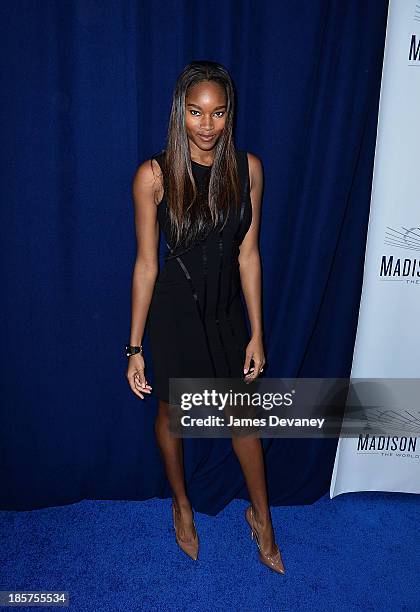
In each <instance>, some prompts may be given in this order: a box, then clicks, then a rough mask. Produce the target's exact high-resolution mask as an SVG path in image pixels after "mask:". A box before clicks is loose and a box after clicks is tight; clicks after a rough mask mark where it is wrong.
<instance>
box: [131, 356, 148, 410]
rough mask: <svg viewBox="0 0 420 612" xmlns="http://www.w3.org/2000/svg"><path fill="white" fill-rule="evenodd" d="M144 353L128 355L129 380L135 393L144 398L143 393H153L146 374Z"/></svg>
mask: <svg viewBox="0 0 420 612" xmlns="http://www.w3.org/2000/svg"><path fill="white" fill-rule="evenodd" d="M144 369H145V365H144V359H143V355H140V354H139V353H136V354H135V355H131V356H130V357H128V368H127V373H126V376H127V380H128V384H129V385H130V387H131V390H132V391H133V393H135V394H136V395H138V397H141V399H144V395H142V393H149V394H150V393H151V390H152V387H151V386H150V385H149V384H148V382H147V380H146V377H145V375H144Z"/></svg>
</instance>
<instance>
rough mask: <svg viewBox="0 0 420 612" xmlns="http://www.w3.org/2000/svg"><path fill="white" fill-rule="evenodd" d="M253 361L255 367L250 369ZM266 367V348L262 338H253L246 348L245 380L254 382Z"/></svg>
mask: <svg viewBox="0 0 420 612" xmlns="http://www.w3.org/2000/svg"><path fill="white" fill-rule="evenodd" d="M251 359H252V361H253V362H254V367H253V368H250V365H251ZM264 365H265V356H264V347H263V342H262V338H261V337H260V336H255V337H252V338H251V340H250V341H249V344H248V346H247V347H246V354H245V363H244V374H245V377H244V380H245V382H252V381H253V380H255V379H256V378H257V376H259V374H260V373H261V372H262V371H263V368H264ZM248 370H249V371H248Z"/></svg>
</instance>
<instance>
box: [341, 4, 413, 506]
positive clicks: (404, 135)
mask: <svg viewBox="0 0 420 612" xmlns="http://www.w3.org/2000/svg"><path fill="white" fill-rule="evenodd" d="M419 136H420V0H417V2H416V0H390V3H389V10H388V23H387V33H386V42H385V54H384V62H383V70H382V84H381V95H380V103H379V117H378V130H377V139H376V151H375V164H374V172H373V183H372V195H371V207H370V216H369V227H368V236H367V243H366V253H365V263H364V277H363V288H362V296H361V302H360V310H359V321H358V328H357V335H356V343H355V349H354V355H353V364H352V371H351V378H380V379H385V380H384V385H386V379H390V378H420V326H419V322H420V321H419V316H420V178H419V162H418V159H417V146H418V142H419ZM419 399H420V398H419ZM387 403H388V405H382V406H381V409H384V410H386V412H387V417H389V416H390V417H391V418H393V419H395V422H398V423H401V420H402V419H403V421H404V423H407V435H406V436H404V435H396V436H390V435H384V436H380V435H379V436H378V435H370V434H368V433H366V432H363V433H360V435H359V437H357V438H345V437H341V438H340V440H339V443H338V448H337V453H336V457H335V464H334V470H333V476H332V480H331V487H330V497H331V498H332V497H334V496H336V495H339V494H340V493H346V492H350V491H399V492H404V493H420V438H418V437H416V436H410V433H409V432H410V429H413V430H415V429H417V431H418V427H417V428H416V427H414V425H416V424H417V426H418V425H419V422H420V412H419V406H418V405H417V406H414V407H413V406H407V405H405V404H404V400H403V398H402V397H395V396H394V395H393V394H392V393H389V394H388V399H386V400H385V404H387ZM416 435H418V434H416Z"/></svg>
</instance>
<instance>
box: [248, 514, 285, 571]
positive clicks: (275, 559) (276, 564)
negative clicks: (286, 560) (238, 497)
mask: <svg viewBox="0 0 420 612" xmlns="http://www.w3.org/2000/svg"><path fill="white" fill-rule="evenodd" d="M245 519H246V522H247V523H248V525H249V526H250V527H251V538H252V539H253V538H255V541H256V543H257V546H258V550H259V559H260V561H261V563H263V564H264V565H266V566H267V567H269V568H270V569H272V570H273V571H274V572H277V573H278V574H284V573H285V569H284V565H283V560H282V558H281V553H280V549H279V547H278V546H277V544H276V552H275V553H274V554H273V555H267V554H265V553H263V552H262V550H261V546H260V541H259V538H258V532H257V530H256V529H255V522H254V513H253V509H252V506H248V508H247V509H246V510H245Z"/></svg>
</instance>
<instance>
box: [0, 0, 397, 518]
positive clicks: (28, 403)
mask: <svg viewBox="0 0 420 612" xmlns="http://www.w3.org/2000/svg"><path fill="white" fill-rule="evenodd" d="M0 12H1V24H2V35H1V38H2V43H3V52H2V57H1V60H2V75H3V76H2V81H3V82H2V92H3V95H2V98H1V102H0V103H1V105H2V111H3V112H2V117H3V123H2V132H3V146H2V147H1V170H2V181H1V188H2V192H3V198H2V199H3V202H2V208H1V227H2V269H1V273H2V289H3V291H2V308H1V311H2V342H1V348H2V364H1V373H2V391H1V399H2V407H1V423H0V425H1V430H0V431H1V433H0V436H1V458H0V478H1V487H0V496H1V498H0V505H1V508H2V509H17V510H19V509H22V510H23V509H31V508H38V507H43V506H52V505H60V504H66V503H71V502H76V501H79V500H81V499H84V498H88V499H124V500H129V499H130V500H142V499H146V498H149V497H154V496H157V497H167V496H169V495H170V491H169V488H168V484H167V482H166V479H165V476H164V471H163V467H162V464H161V462H160V457H159V454H158V449H157V446H156V443H155V440H154V431H153V422H154V418H155V414H156V408H157V402H156V399H155V398H151V397H147V399H146V400H145V401H141V400H139V399H138V398H137V397H135V396H134V394H132V392H131V391H130V389H129V387H128V383H127V381H126V379H125V368H126V358H125V356H124V354H123V350H122V348H123V345H124V344H125V343H126V341H127V340H128V334H129V325H130V291H131V275H132V268H133V263H134V257H135V236H134V224H133V206H132V200H131V182H132V178H133V175H134V172H135V170H136V168H137V167H138V165H139V164H140V163H141V162H142V161H144V160H145V159H147V158H148V157H150V155H151V154H152V153H154V152H156V151H157V150H159V149H161V148H163V147H164V144H165V135H166V129H167V122H168V118H169V111H170V103H171V95H172V89H173V86H174V83H175V79H176V77H177V75H178V74H179V72H180V71H181V70H182V69H183V67H184V66H185V65H186V64H187V63H188V62H190V61H191V60H193V59H211V60H215V61H219V62H221V63H222V64H224V65H225V66H226V67H227V68H228V69H229V71H230V72H231V74H232V77H233V79H234V81H235V83H236V88H237V93H238V104H239V108H238V115H237V129H236V145H237V146H238V148H241V149H246V150H248V151H250V152H252V153H254V154H256V155H258V156H259V157H260V159H261V160H262V162H263V165H264V170H265V191H264V199H263V212H262V226H261V244H260V246H261V255H262V263H263V300H264V324H265V341H266V344H265V348H266V357H267V365H268V367H267V370H266V375H267V376H270V377H277V376H284V377H294V376H330V377H344V376H348V375H349V373H350V366H351V359H352V350H353V344H354V338H355V331H356V323H357V315H358V306H359V300H360V291H361V282H362V271H363V258H364V249H365V238H366V230H367V222H368V214H369V202H370V188H371V178H372V168H373V157H374V147H375V137H376V122H377V113H378V101H379V89H380V79H381V69H382V58H383V47H384V39H385V29H386V16H387V2H386V1H384V0H347V1H346V0H329V1H328V0H317V1H313V0H306V1H303V2H298V3H295V2H289V1H286V0H284V1H280V2H279V1H268V0H263V1H261V0H259V1H250V0H245V1H241V2H239V1H238V2H232V1H230V2H229V1H227V2H223V3H222V4H221V3H220V2H214V1H212V0H211V1H208V2H198V3H197V2H191V1H189V0H184V1H182V2H180V1H176V2H175V1H167V2H163V3H156V2H154V1H152V0H143V1H135V0H124V1H121V0H118V1H116V0H108V1H105V2H99V1H94V0H83V1H82V0H75V1H72V2H70V1H63V2H61V1H51V0H38V1H36V0H27V1H22V0H19V1H17V0H13V1H12V0H10V1H9V2H2V3H1V8H0ZM162 243H163V241H162ZM163 246H164V245H161V247H163ZM162 252H163V248H162V250H161V254H162ZM145 352H146V364H148V366H147V367H148V370H147V374H148V378H149V380H150V381H151V383H152V384H153V372H152V369H151V363H150V357H149V358H148V356H149V355H150V351H149V345H148V339H147V334H146V338H145ZM336 444H337V441H336V440H323V441H322V440H304V439H300V440H297V439H290V440H286V439H276V440H264V447H265V449H266V464H267V478H268V484H269V495H270V502H271V504H273V505H281V504H307V503H311V502H313V501H314V500H316V499H318V498H319V497H320V496H321V495H322V494H324V493H325V491H326V490H327V489H328V486H329V482H330V477H331V471H332V465H333V460H334V455H335V449H336ZM185 462H186V465H185V468H186V478H187V484H188V490H189V494H190V497H191V500H192V502H193V504H194V506H195V508H196V509H197V510H198V511H201V512H205V513H208V514H216V513H217V512H219V511H220V510H221V509H222V508H223V507H224V506H225V505H226V504H227V503H229V501H230V500H232V499H233V498H247V492H246V488H245V486H244V481H243V478H242V474H241V470H240V467H239V463H238V461H237V459H236V456H235V455H234V452H233V450H232V447H231V442H230V440H229V439H220V440H186V441H185Z"/></svg>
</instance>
